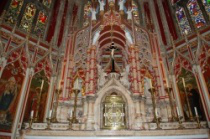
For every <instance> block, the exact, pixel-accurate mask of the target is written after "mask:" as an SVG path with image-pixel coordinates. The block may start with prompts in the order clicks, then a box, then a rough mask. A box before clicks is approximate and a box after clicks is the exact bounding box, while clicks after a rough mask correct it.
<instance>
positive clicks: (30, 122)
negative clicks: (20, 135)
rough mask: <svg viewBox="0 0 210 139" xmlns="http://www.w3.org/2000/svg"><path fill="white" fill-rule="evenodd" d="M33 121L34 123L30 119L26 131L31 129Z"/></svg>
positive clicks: (32, 119) (31, 118)
mask: <svg viewBox="0 0 210 139" xmlns="http://www.w3.org/2000/svg"><path fill="white" fill-rule="evenodd" d="M33 121H34V118H33V117H30V119H29V124H28V125H29V126H28V128H27V129H32V125H33Z"/></svg>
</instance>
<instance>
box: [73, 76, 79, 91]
mask: <svg viewBox="0 0 210 139" xmlns="http://www.w3.org/2000/svg"><path fill="white" fill-rule="evenodd" d="M74 89H75V90H80V88H79V79H78V78H77V79H76V80H75V81H74Z"/></svg>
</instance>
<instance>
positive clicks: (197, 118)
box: [195, 115, 201, 129]
mask: <svg viewBox="0 0 210 139" xmlns="http://www.w3.org/2000/svg"><path fill="white" fill-rule="evenodd" d="M199 118H200V117H199V116H198V115H196V116H195V120H196V122H197V128H199V129H200V128H201V122H200V119H199Z"/></svg>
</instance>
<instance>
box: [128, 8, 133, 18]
mask: <svg viewBox="0 0 210 139" xmlns="http://www.w3.org/2000/svg"><path fill="white" fill-rule="evenodd" d="M132 12H133V9H132V8H131V7H129V8H128V10H127V12H126V13H127V20H132Z"/></svg>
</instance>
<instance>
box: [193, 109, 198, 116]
mask: <svg viewBox="0 0 210 139" xmlns="http://www.w3.org/2000/svg"><path fill="white" fill-rule="evenodd" d="M194 109H195V115H196V116H198V111H197V108H196V107H194Z"/></svg>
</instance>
